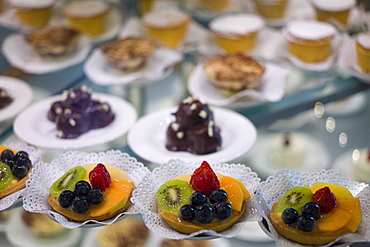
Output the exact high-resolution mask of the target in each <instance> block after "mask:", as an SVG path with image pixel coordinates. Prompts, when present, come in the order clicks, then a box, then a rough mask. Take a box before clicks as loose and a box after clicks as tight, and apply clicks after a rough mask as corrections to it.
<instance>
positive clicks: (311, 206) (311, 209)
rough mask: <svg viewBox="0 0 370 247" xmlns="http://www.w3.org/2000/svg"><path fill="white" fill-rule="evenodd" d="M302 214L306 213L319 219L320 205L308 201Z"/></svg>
mask: <svg viewBox="0 0 370 247" xmlns="http://www.w3.org/2000/svg"><path fill="white" fill-rule="evenodd" d="M302 214H306V215H309V216H312V217H314V218H315V219H317V218H319V217H320V206H319V205H318V204H317V203H314V202H308V203H306V204H305V205H303V207H302Z"/></svg>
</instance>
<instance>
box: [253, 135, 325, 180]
mask: <svg viewBox="0 0 370 247" xmlns="http://www.w3.org/2000/svg"><path fill="white" fill-rule="evenodd" d="M299 134H300V135H302V136H303V137H304V138H305V139H306V141H307V155H306V156H307V157H306V159H305V162H304V163H303V164H302V165H300V166H297V167H294V168H292V169H294V170H295V171H298V172H309V173H310V172H315V171H319V170H321V169H325V168H328V166H329V164H330V155H329V152H328V150H327V148H326V147H325V146H324V145H323V144H322V143H321V142H320V141H319V140H317V139H315V138H313V137H311V136H309V135H306V134H303V133H299ZM275 135H276V134H263V135H259V136H258V140H257V142H256V144H255V146H254V147H253V149H252V150H251V151H250V153H249V155H250V156H249V157H250V158H251V167H252V168H253V169H254V170H255V171H256V172H257V173H258V174H259V175H260V176H261V177H268V176H270V175H273V174H275V173H277V172H279V171H281V170H282V169H283V168H282V167H281V166H278V165H275V164H272V163H270V161H269V154H270V150H271V143H272V140H273V138H274V137H275Z"/></svg>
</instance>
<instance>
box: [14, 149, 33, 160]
mask: <svg viewBox="0 0 370 247" xmlns="http://www.w3.org/2000/svg"><path fill="white" fill-rule="evenodd" d="M19 157H26V158H30V157H29V156H28V153H27V152H26V151H19V152H17V153H16V154H15V157H14V159H18V158H19Z"/></svg>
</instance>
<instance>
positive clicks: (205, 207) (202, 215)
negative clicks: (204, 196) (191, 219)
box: [195, 203, 215, 224]
mask: <svg viewBox="0 0 370 247" xmlns="http://www.w3.org/2000/svg"><path fill="white" fill-rule="evenodd" d="M195 218H196V219H197V220H198V221H199V222H200V223H202V224H204V223H209V222H211V221H212V220H213V219H214V218H215V211H214V210H213V208H212V207H211V206H210V205H209V204H207V203H204V204H202V205H200V206H199V207H197V208H196V210H195Z"/></svg>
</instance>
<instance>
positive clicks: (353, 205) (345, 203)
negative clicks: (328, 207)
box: [337, 198, 362, 232]
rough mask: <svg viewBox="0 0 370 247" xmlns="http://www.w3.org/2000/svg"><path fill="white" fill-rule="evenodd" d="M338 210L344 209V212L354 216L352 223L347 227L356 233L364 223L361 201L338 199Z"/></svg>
mask: <svg viewBox="0 0 370 247" xmlns="http://www.w3.org/2000/svg"><path fill="white" fill-rule="evenodd" d="M337 208H338V209H339V208H340V209H343V210H344V211H346V212H348V213H351V214H352V217H351V221H350V222H348V224H346V226H345V227H346V228H347V229H349V230H350V231H351V232H356V231H357V229H358V227H359V226H360V224H361V222H362V211H361V205H360V199H358V198H347V199H337Z"/></svg>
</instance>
